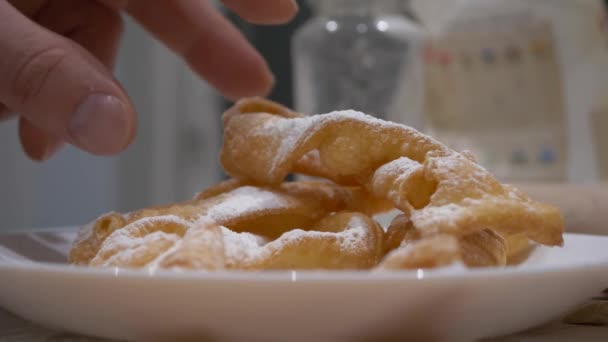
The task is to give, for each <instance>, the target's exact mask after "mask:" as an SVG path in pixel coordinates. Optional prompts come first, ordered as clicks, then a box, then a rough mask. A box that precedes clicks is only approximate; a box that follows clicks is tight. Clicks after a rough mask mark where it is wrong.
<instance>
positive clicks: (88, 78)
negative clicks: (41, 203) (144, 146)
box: [0, 0, 297, 161]
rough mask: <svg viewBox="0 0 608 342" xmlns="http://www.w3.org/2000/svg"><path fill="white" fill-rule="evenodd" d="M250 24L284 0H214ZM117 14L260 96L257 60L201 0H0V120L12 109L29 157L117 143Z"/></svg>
mask: <svg viewBox="0 0 608 342" xmlns="http://www.w3.org/2000/svg"><path fill="white" fill-rule="evenodd" d="M223 3H224V5H225V6H226V7H227V8H229V9H230V10H232V11H234V12H235V13H236V14H238V15H239V16H241V17H242V18H243V19H245V20H248V21H250V22H252V23H255V24H280V23H284V22H287V21H289V20H290V19H291V18H292V17H293V16H294V15H295V13H296V12H297V5H296V3H295V1H294V0H258V1H251V0H223ZM121 12H125V13H127V14H128V15H130V16H131V17H133V18H134V19H135V20H136V21H137V22H139V23H140V24H141V25H142V26H143V27H144V28H146V29H147V30H148V31H149V32H151V33H152V34H154V35H155V36H156V37H157V38H158V39H159V40H161V41H162V42H163V43H165V44H166V45H167V46H168V47H169V48H170V49H172V50H173V51H174V52H175V53H177V54H179V55H180V56H182V58H183V59H184V60H185V61H186V62H187V63H188V64H189V66H190V67H191V68H192V69H193V70H194V71H195V72H196V73H198V74H199V75H200V76H202V77H203V78H205V79H206V80H207V81H209V83H211V84H212V85H213V86H215V87H216V88H217V89H218V90H219V91H220V92H221V93H222V94H223V95H224V96H225V97H227V98H228V99H232V100H234V99H237V98H239V97H244V96H254V95H265V94H267V93H268V92H269V91H270V89H271V88H272V85H273V82H274V80H273V76H272V74H271V72H270V70H269V69H268V67H267V65H266V62H265V61H264V60H263V58H262V57H261V56H260V55H259V54H258V53H257V52H256V51H255V50H254V49H253V48H252V47H251V46H250V45H249V44H248V43H247V41H246V40H245V38H244V37H243V36H242V35H241V34H240V33H239V32H238V30H237V29H236V28H234V27H233V26H232V25H231V24H230V22H229V21H228V20H226V19H225V18H224V17H223V16H222V14H221V13H219V12H218V11H217V10H216V9H215V8H213V6H212V5H211V4H210V3H209V2H208V1H207V0H155V1H145V0H9V1H7V0H0V120H2V119H6V118H9V117H12V116H18V120H19V137H20V140H21V144H22V146H23V149H24V151H25V152H26V154H27V155H28V156H29V157H30V158H31V159H33V160H39V161H42V160H46V159H48V158H50V157H51V156H52V155H53V154H54V153H55V152H56V151H57V150H58V149H59V148H61V147H62V146H63V144H64V143H66V142H67V143H69V144H72V145H74V146H76V147H78V148H80V149H82V150H84V151H87V152H89V153H92V154H95V155H111V154H115V153H118V152H120V151H122V150H124V149H125V148H126V147H127V146H128V145H129V144H130V143H131V141H132V140H133V138H134V136H135V131H136V125H137V123H136V121H137V118H136V113H135V109H134V108H133V106H132V104H131V102H130V100H129V97H128V95H127V94H126V92H125V90H124V89H123V88H122V87H121V85H120V84H119V83H118V82H117V81H116V79H115V78H114V77H113V76H112V68H113V64H114V59H115V57H116V52H117V49H118V42H119V38H120V34H121V29H122V23H121V17H120V13H121Z"/></svg>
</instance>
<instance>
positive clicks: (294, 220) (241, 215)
mask: <svg viewBox="0 0 608 342" xmlns="http://www.w3.org/2000/svg"><path fill="white" fill-rule="evenodd" d="M386 209H387V203H386V202H385V201H382V200H379V199H374V198H371V197H370V196H369V195H368V194H367V193H366V192H365V191H364V190H362V189H360V188H355V187H350V188H349V187H340V186H337V185H335V184H331V183H328V182H320V181H301V182H292V183H285V184H282V185H281V186H280V187H277V188H269V187H256V186H251V185H242V183H241V182H238V181H234V180H229V181H227V182H224V183H220V184H218V185H216V186H214V187H212V188H209V189H207V190H205V191H203V192H202V193H200V194H199V195H197V197H196V198H194V199H192V200H190V201H186V202H183V203H177V204H172V205H168V206H159V207H154V208H146V209H142V210H139V211H136V212H132V213H127V214H120V213H116V212H111V213H108V214H105V215H103V216H101V217H99V218H98V219H96V220H94V221H93V222H91V223H89V224H88V225H86V226H85V227H83V228H82V229H81V230H80V232H79V235H78V237H77V238H76V240H75V241H74V243H73V246H72V249H71V250H70V254H69V261H70V262H71V263H74V264H83V265H86V264H88V263H89V262H90V261H91V259H93V258H94V257H95V256H96V255H97V254H98V252H99V249H100V247H101V245H102V244H103V242H104V241H105V239H106V238H108V236H110V235H111V234H112V233H114V232H115V231H116V230H120V229H121V228H125V227H127V226H128V225H129V224H132V223H134V222H137V221H140V220H142V219H145V218H152V217H166V216H173V217H177V218H179V219H180V220H182V221H183V222H189V223H192V222H196V221H197V220H199V219H200V218H201V217H203V216H208V217H209V218H210V219H212V220H214V221H215V222H217V223H218V224H220V225H222V226H226V227H228V228H229V229H231V230H233V231H236V232H250V233H255V234H260V235H263V236H264V237H266V238H270V239H275V238H277V237H279V236H280V235H281V234H283V233H284V232H286V231H288V230H290V229H293V228H300V229H308V228H310V227H311V226H312V225H313V224H315V223H316V222H318V221H319V220H320V219H321V218H322V217H324V216H326V215H327V214H329V213H331V212H338V211H343V210H351V211H359V212H362V213H366V214H368V215H373V214H375V213H377V212H380V211H384V210H386ZM151 222H156V221H151ZM159 222H161V223H162V222H163V221H162V220H161V221H159ZM159 224H160V223H159ZM170 226H172V225H170Z"/></svg>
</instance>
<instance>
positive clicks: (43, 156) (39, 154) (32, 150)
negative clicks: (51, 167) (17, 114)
mask: <svg viewBox="0 0 608 342" xmlns="http://www.w3.org/2000/svg"><path fill="white" fill-rule="evenodd" d="M19 141H20V142H21V147H22V149H23V152H24V153H25V154H26V155H27V156H28V157H29V158H30V159H31V160H32V161H35V162H44V161H46V160H49V159H50V158H51V157H52V156H54V155H55V154H56V153H57V152H58V151H59V150H60V149H61V148H62V147H63V145H64V144H65V143H64V141H63V140H62V139H60V138H56V137H53V136H52V135H50V134H49V133H47V132H45V131H43V130H41V129H39V128H38V127H36V126H34V125H32V124H31V123H30V122H29V121H27V120H26V119H24V118H21V119H20V120H19Z"/></svg>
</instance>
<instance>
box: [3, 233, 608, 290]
mask: <svg viewBox="0 0 608 342" xmlns="http://www.w3.org/2000/svg"><path fill="white" fill-rule="evenodd" d="M45 231H46V230H45ZM24 233H31V232H24ZM573 238H574V239H588V238H594V239H598V238H599V239H602V240H605V242H607V243H608V236H602V235H591V234H580V233H565V234H564V240H565V241H566V242H567V240H569V239H573ZM541 248H560V247H546V246H541ZM606 269H608V254H607V255H606V256H605V257H604V258H600V259H598V260H594V261H593V262H585V263H580V262H579V263H576V262H574V263H568V264H562V265H529V266H523V267H518V266H515V267H506V268H496V267H485V268H475V269H467V268H465V267H463V266H453V267H448V268H445V269H437V270H432V269H416V270H390V271H388V270H387V271H382V270H343V271H323V270H276V271H268V270H267V271H234V270H218V271H202V270H194V271H190V270H163V269H127V268H118V267H112V268H93V267H88V266H81V265H71V264H58V263H50V262H11V261H4V262H0V272H18V273H28V272H29V273H47V274H48V273H53V274H55V275H57V274H59V275H60V276H64V277H93V278H103V279H107V278H108V277H110V278H124V279H156V280H170V281H205V282H244V281H245V282H285V281H287V282H290V283H297V282H300V283H301V282H328V281H332V282H335V281H338V282H340V281H348V282H353V281H357V282H370V281H371V282H377V281H417V282H419V281H437V280H439V281H445V280H450V281H453V280H471V279H474V280H479V279H500V278H505V277H506V278H511V277H514V276H535V275H540V274H553V273H556V272H584V273H588V272H593V271H595V270H598V271H599V270H604V271H605V270H606Z"/></svg>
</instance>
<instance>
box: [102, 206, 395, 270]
mask: <svg viewBox="0 0 608 342" xmlns="http://www.w3.org/2000/svg"><path fill="white" fill-rule="evenodd" d="M252 239H253V240H254V242H253V243H252V242H251V240H252ZM383 240H384V232H383V230H382V228H380V226H379V225H378V224H377V223H376V222H374V221H373V220H372V219H371V218H369V217H368V216H366V215H363V214H360V213H347V212H344V213H338V214H335V215H330V216H327V217H325V218H323V219H322V220H321V221H319V222H317V223H316V224H315V225H314V226H313V227H311V230H309V231H303V230H291V231H289V232H286V233H285V234H283V235H281V236H280V237H279V238H278V239H276V240H273V241H270V242H268V243H263V244H261V245H258V241H263V239H262V238H261V237H259V236H255V235H253V234H249V233H235V232H233V231H231V230H229V229H228V228H225V227H221V226H220V225H218V224H217V223H215V222H214V221H212V220H209V219H208V218H206V217H202V218H200V219H198V220H196V221H194V222H188V221H186V220H183V219H180V218H178V217H176V216H171V215H167V216H157V217H149V218H142V219H139V220H137V221H134V222H132V223H130V224H128V225H127V226H125V227H124V228H122V229H118V230H116V231H114V232H113V233H111V234H110V235H109V236H108V237H107V238H106V239H105V240H104V242H103V243H102V244H101V246H100V248H99V252H98V253H97V255H96V256H95V257H94V258H93V259H92V260H91V262H90V265H91V266H101V267H126V268H141V267H156V268H162V269H168V268H185V269H199V270H219V269H238V270H269V269H294V268H295V269H368V268H371V267H372V266H375V265H376V264H377V263H378V261H379V260H380V258H381V257H382V255H383V254H382V252H383V246H382V244H383ZM252 244H253V245H254V246H252Z"/></svg>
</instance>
